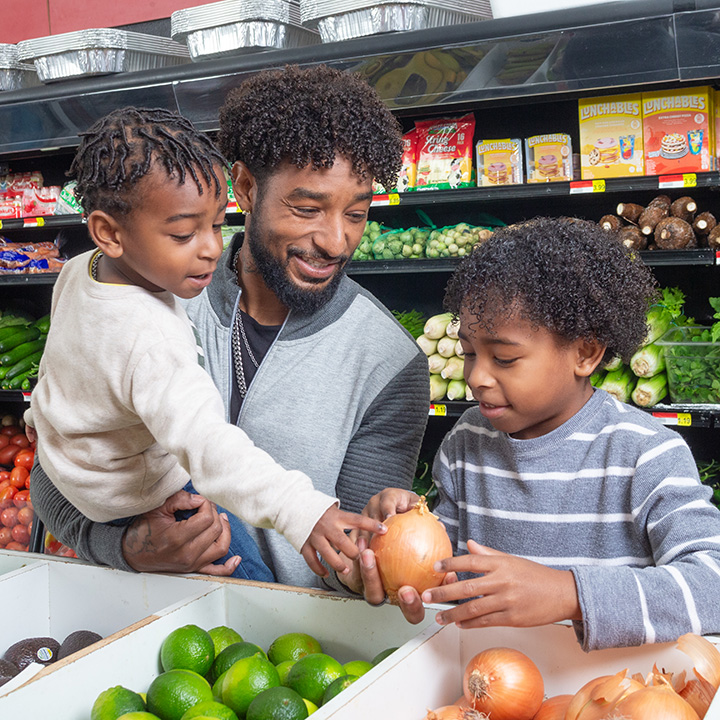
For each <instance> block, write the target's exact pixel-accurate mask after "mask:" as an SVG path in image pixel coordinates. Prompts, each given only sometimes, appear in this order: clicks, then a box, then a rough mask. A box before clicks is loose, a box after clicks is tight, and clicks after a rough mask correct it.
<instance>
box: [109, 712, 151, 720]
mask: <svg viewBox="0 0 720 720" xmlns="http://www.w3.org/2000/svg"><path fill="white" fill-rule="evenodd" d="M117 720H160V718H159V717H158V716H157V715H153V714H152V713H149V712H145V711H144V710H136V711H133V712H129V713H125V714H124V715H121V716H120V717H119V718H118V719H117Z"/></svg>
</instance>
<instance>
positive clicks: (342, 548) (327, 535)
mask: <svg viewBox="0 0 720 720" xmlns="http://www.w3.org/2000/svg"><path fill="white" fill-rule="evenodd" d="M355 529H357V530H361V531H362V530H364V531H366V532H368V533H380V534H382V533H385V532H387V528H386V527H385V526H384V525H383V524H382V523H381V522H379V521H378V520H373V519H372V518H369V517H367V516H365V515H358V514H356V513H349V512H345V511H344V510H340V508H338V507H337V505H333V506H332V507H330V508H328V509H327V510H326V511H325V512H324V513H323V515H322V516H321V518H320V519H319V520H318V521H317V523H316V524H315V527H314V528H313V529H312V532H311V533H310V537H308V539H307V540H306V541H305V544H304V545H303V546H302V550H301V553H302V556H303V557H304V558H305V562H306V563H307V564H308V566H309V567H310V569H311V570H312V571H313V572H314V573H315V574H316V575H320V576H321V577H325V576H326V575H327V569H326V568H325V567H324V566H323V564H322V563H321V562H320V560H319V559H318V555H321V556H322V557H323V558H324V559H325V562H327V564H328V565H329V566H330V567H331V568H332V569H333V570H335V572H337V573H338V574H347V573H349V572H350V565H349V564H348V563H347V562H346V561H345V560H343V558H342V557H341V555H338V553H341V554H342V555H344V556H345V557H346V558H349V559H350V560H354V559H355V558H357V557H358V554H359V551H358V548H357V545H355V543H354V542H353V540H352V539H351V538H349V537H348V536H347V535H346V534H345V530H355Z"/></svg>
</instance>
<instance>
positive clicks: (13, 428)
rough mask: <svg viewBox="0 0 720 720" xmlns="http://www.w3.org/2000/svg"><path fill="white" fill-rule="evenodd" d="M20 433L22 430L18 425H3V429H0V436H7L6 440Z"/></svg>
mask: <svg viewBox="0 0 720 720" xmlns="http://www.w3.org/2000/svg"><path fill="white" fill-rule="evenodd" d="M21 432H22V428H21V427H19V426H18V425H3V427H1V428H0V435H7V436H8V438H11V437H12V436H13V435H17V434H18V433H21Z"/></svg>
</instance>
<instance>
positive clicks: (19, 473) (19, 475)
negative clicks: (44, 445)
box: [10, 467, 30, 490]
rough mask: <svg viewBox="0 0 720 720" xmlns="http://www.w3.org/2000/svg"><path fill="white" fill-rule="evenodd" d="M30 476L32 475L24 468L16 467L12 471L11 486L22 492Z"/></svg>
mask: <svg viewBox="0 0 720 720" xmlns="http://www.w3.org/2000/svg"><path fill="white" fill-rule="evenodd" d="M28 475H30V472H29V471H28V470H26V469H25V468H24V467H14V468H13V469H12V470H11V471H10V484H11V485H12V486H13V487H16V488H17V489H18V490H20V489H21V488H24V487H25V481H26V480H27V478H28Z"/></svg>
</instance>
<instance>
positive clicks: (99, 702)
mask: <svg viewBox="0 0 720 720" xmlns="http://www.w3.org/2000/svg"><path fill="white" fill-rule="evenodd" d="M141 710H145V703H144V702H143V699H142V698H141V697H140V695H139V694H138V693H136V692H133V691H132V690H128V689H127V688H126V687H123V686H122V685H116V686H115V687H111V688H108V689H107V690H103V691H102V692H101V693H100V694H99V695H98V696H97V698H95V702H94V703H93V706H92V710H91V711H90V719H91V720H117V719H118V718H119V717H120V716H121V715H126V714H127V713H129V712H135V711H141Z"/></svg>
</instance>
